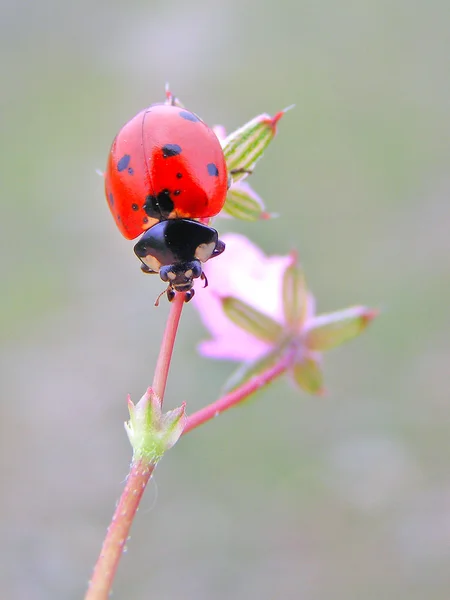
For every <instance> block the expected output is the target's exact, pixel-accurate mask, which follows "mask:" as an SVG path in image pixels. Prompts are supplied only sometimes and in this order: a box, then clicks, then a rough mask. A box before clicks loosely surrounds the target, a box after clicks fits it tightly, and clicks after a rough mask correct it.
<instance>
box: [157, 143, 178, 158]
mask: <svg viewBox="0 0 450 600" xmlns="http://www.w3.org/2000/svg"><path fill="white" fill-rule="evenodd" d="M161 150H162V153H163V156H164V158H169V157H170V156H178V154H180V153H181V148H180V146H179V145H178V144H166V145H165V146H163V147H162V148H161Z"/></svg>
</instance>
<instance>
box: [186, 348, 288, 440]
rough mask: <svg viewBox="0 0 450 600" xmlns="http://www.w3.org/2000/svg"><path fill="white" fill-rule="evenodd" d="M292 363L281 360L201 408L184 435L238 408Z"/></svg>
mask: <svg viewBox="0 0 450 600" xmlns="http://www.w3.org/2000/svg"><path fill="white" fill-rule="evenodd" d="M291 363H292V359H291V357H289V356H287V357H285V358H284V359H281V360H280V362H278V363H277V364H276V365H275V366H272V367H270V368H269V369H267V370H266V371H263V372H262V373H259V374H258V375H255V377H253V378H252V379H250V380H249V381H246V382H245V383H244V384H242V385H241V386H239V387H238V388H236V389H235V390H233V391H232V392H230V393H228V394H225V395H224V396H222V397H221V398H219V399H218V400H216V401H215V402H212V403H211V404H208V406H205V407H204V408H201V409H200V410H198V411H197V412H195V413H193V414H192V415H190V416H189V417H188V418H187V422H186V425H185V427H184V429H183V435H184V434H185V433H188V431H191V430H192V429H195V428H196V427H198V426H199V425H202V424H203V423H206V421H209V420H211V419H213V418H214V417H217V416H218V415H219V414H220V413H222V412H224V411H225V410H228V409H229V408H231V407H232V406H236V405H237V404H239V403H240V402H243V401H244V400H246V399H247V398H248V397H249V396H251V394H253V393H254V392H256V391H258V390H259V389H260V388H262V387H263V386H265V385H267V384H268V383H270V382H271V381H273V380H274V379H276V378H277V377H279V376H280V375H282V374H283V373H284V372H285V371H286V370H287V368H288V367H289V366H290V364H291Z"/></svg>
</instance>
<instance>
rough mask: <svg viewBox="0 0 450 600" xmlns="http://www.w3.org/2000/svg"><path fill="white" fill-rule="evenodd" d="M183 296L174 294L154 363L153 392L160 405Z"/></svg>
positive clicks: (164, 389)
mask: <svg viewBox="0 0 450 600" xmlns="http://www.w3.org/2000/svg"><path fill="white" fill-rule="evenodd" d="M183 304H184V294H179V293H178V294H176V295H175V298H174V300H173V302H172V304H171V305H170V313H169V318H168V319H167V324H166V329H165V331H164V337H163V340H162V343H161V348H160V350H159V356H158V362H157V363H156V369H155V376H154V377H153V385H152V389H153V392H154V393H155V394H156V395H157V396H158V397H159V398H160V399H161V404H162V401H163V399H164V392H165V391H166V383H167V376H168V375H169V367H170V361H171V359H172V353H173V347H174V344H175V338H176V335H177V330H178V323H179V322H180V317H181V311H182V310H183Z"/></svg>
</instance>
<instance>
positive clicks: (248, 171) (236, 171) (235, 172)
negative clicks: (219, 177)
mask: <svg viewBox="0 0 450 600" xmlns="http://www.w3.org/2000/svg"><path fill="white" fill-rule="evenodd" d="M244 173H246V174H247V175H251V174H252V173H253V171H252V169H231V171H230V175H243V174H244ZM228 187H229V186H228Z"/></svg>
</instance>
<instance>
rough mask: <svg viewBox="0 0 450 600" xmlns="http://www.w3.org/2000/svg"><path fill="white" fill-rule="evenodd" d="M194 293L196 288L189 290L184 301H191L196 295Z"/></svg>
mask: <svg viewBox="0 0 450 600" xmlns="http://www.w3.org/2000/svg"><path fill="white" fill-rule="evenodd" d="M194 294H195V290H194V288H191V289H190V290H189V291H188V292H185V294H184V301H185V302H189V300H192V298H193V297H194Z"/></svg>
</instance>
